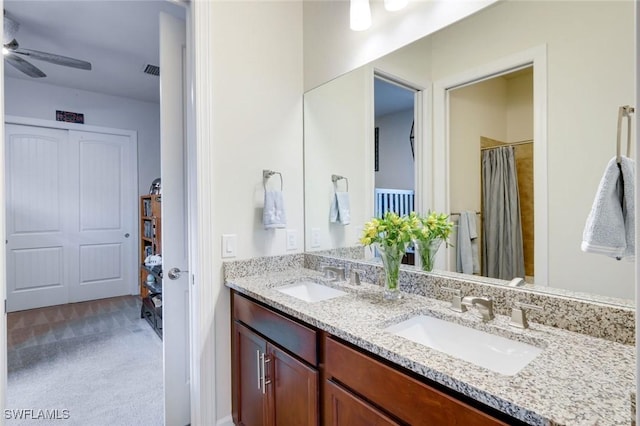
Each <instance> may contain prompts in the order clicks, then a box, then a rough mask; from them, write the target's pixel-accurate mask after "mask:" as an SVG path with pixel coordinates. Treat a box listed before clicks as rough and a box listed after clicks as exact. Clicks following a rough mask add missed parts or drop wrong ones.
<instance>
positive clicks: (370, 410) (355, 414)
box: [324, 380, 399, 426]
mask: <svg viewBox="0 0 640 426" xmlns="http://www.w3.org/2000/svg"><path fill="white" fill-rule="evenodd" d="M324 405H325V411H324V425H325V426H386V425H398V424H399V423H396V422H395V421H393V420H392V419H390V418H389V417H387V416H386V415H385V414H384V413H382V412H381V411H378V410H377V409H376V408H374V407H373V406H371V405H369V404H368V403H366V402H365V401H363V400H361V399H360V398H358V397H356V396H355V395H354V394H352V393H351V392H348V391H346V390H344V389H343V388H341V387H340V386H338V385H337V384H335V383H333V382H332V381H330V380H326V381H325V383H324Z"/></svg>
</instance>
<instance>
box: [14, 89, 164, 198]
mask: <svg viewBox="0 0 640 426" xmlns="http://www.w3.org/2000/svg"><path fill="white" fill-rule="evenodd" d="M4 90H5V92H4V93H5V113H6V114H8V115H16V116H21V117H31V118H39V119H44V120H51V121H55V119H56V110H62V111H73V112H79V113H83V114H84V121H85V124H87V125H92V126H103V127H112V128H116V129H124V130H135V131H137V132H138V189H139V193H140V194H147V193H148V192H149V186H150V185H151V182H152V181H153V179H155V178H157V177H160V106H159V104H157V103H153V102H142V101H137V100H133V99H127V98H121V97H116V96H109V95H103V94H101V93H96V92H88V91H85V90H77V89H69V88H65V87H58V86H52V85H50V84H46V83H41V82H37V81H31V80H22V79H16V78H5V87H4Z"/></svg>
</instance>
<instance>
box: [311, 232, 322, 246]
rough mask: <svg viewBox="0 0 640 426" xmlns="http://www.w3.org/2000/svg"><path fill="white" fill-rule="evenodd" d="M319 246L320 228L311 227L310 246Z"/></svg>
mask: <svg viewBox="0 0 640 426" xmlns="http://www.w3.org/2000/svg"><path fill="white" fill-rule="evenodd" d="M318 247H320V228H311V248H318Z"/></svg>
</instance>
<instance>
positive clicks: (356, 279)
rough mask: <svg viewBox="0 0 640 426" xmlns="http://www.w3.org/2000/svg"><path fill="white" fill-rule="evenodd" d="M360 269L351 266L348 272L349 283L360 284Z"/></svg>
mask: <svg viewBox="0 0 640 426" xmlns="http://www.w3.org/2000/svg"><path fill="white" fill-rule="evenodd" d="M362 273H363V272H362V271H360V270H358V269H353V268H351V272H350V273H349V284H353V285H360V277H361V276H362Z"/></svg>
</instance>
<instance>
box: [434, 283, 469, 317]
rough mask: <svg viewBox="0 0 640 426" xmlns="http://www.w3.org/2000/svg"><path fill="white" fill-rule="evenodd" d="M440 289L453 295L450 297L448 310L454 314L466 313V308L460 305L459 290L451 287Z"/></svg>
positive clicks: (460, 293) (460, 292)
mask: <svg viewBox="0 0 640 426" xmlns="http://www.w3.org/2000/svg"><path fill="white" fill-rule="evenodd" d="M440 289H441V290H445V291H449V292H451V293H453V297H451V306H449V309H451V310H452V311H455V312H466V311H467V307H466V306H465V305H463V304H462V291H461V290H460V289H458V288H451V287H440Z"/></svg>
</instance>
